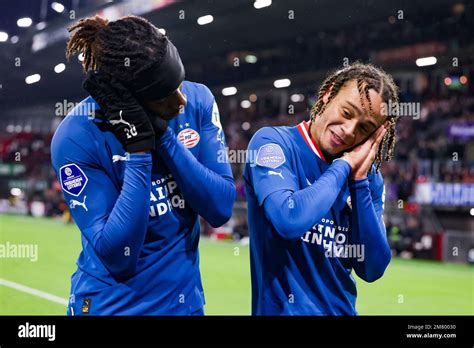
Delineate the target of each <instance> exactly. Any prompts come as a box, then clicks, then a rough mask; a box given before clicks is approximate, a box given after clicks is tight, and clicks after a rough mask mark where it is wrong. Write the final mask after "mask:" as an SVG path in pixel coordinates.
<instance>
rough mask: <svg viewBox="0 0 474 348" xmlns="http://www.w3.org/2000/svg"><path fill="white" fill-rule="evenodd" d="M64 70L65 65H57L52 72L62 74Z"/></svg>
mask: <svg viewBox="0 0 474 348" xmlns="http://www.w3.org/2000/svg"><path fill="white" fill-rule="evenodd" d="M64 70H66V64H64V63H59V64H58V65H56V66H55V67H54V72H55V73H56V74H59V73H62V72H63V71H64Z"/></svg>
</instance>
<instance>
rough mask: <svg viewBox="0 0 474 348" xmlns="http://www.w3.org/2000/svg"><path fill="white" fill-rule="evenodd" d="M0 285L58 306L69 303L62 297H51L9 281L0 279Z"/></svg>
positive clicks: (45, 293)
mask: <svg viewBox="0 0 474 348" xmlns="http://www.w3.org/2000/svg"><path fill="white" fill-rule="evenodd" d="M0 285H3V286H7V287H9V288H12V289H15V290H18V291H21V292H25V293H27V294H30V295H34V296H37V297H41V298H44V299H45V300H48V301H51V302H56V303H59V304H62V305H65V306H67V305H68V303H69V302H68V300H66V299H64V298H62V297H59V296H56V295H52V294H48V293H47V292H44V291H41V290H37V289H33V288H30V287H29V286H26V285H23V284H19V283H15V282H12V281H9V280H6V279H2V278H0Z"/></svg>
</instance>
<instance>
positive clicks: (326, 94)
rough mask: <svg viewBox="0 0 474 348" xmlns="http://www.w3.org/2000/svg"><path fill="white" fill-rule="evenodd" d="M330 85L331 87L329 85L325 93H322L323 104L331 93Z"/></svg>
mask: <svg viewBox="0 0 474 348" xmlns="http://www.w3.org/2000/svg"><path fill="white" fill-rule="evenodd" d="M332 87H333V85H331V87H329V88H328V90H327V91H326V93H324V95H323V103H324V104H327V103H328V100H329V95H330V94H331V91H332Z"/></svg>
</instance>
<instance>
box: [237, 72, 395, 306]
mask: <svg viewBox="0 0 474 348" xmlns="http://www.w3.org/2000/svg"><path fill="white" fill-rule="evenodd" d="M397 95H398V91H397V87H396V86H395V84H394V82H393V80H392V78H391V77H390V76H389V75H388V74H386V73H385V72H384V71H382V70H381V69H379V68H376V67H374V66H372V65H369V64H362V63H355V64H352V65H350V66H347V67H345V68H343V69H341V70H338V71H336V72H335V73H333V74H331V75H329V76H328V77H327V79H326V80H325V81H324V82H323V84H322V86H321V88H320V91H319V94H318V99H317V101H316V103H315V105H314V107H313V109H312V110H311V117H310V120H309V122H307V121H304V122H302V123H300V124H299V125H298V126H296V127H266V128H262V129H261V130H259V131H258V132H257V133H256V134H255V135H254V137H253V138H252V140H251V142H250V144H249V151H253V152H256V156H252V157H254V158H255V160H254V161H252V162H249V163H247V165H246V168H245V174H244V178H245V182H246V188H247V202H248V219H249V231H250V258H251V276H252V313H253V314H254V315H356V314H357V311H356V307H355V302H356V297H357V291H356V284H355V280H354V278H353V276H352V270H354V271H355V272H356V274H357V275H358V276H359V277H361V278H362V279H364V280H365V281H368V282H372V281H375V280H377V279H378V278H380V277H381V276H382V275H383V273H384V271H385V269H386V267H387V265H388V264H389V262H390V248H389V245H388V242H387V239H386V233H385V227H384V223H383V217H382V215H383V205H384V187H383V178H382V176H381V174H380V172H378V170H377V169H378V167H379V166H380V163H381V162H382V161H385V160H389V159H390V158H391V156H392V153H393V149H394V144H395V133H394V132H395V123H396V119H397V117H396V116H391V115H386V114H385V112H384V109H385V108H384V103H388V102H389V101H391V102H392V103H397V102H398V97H397ZM374 162H375V163H374Z"/></svg>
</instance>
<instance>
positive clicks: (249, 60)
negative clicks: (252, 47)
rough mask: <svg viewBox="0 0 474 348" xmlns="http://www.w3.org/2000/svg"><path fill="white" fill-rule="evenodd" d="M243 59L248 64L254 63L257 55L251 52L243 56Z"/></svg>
mask: <svg viewBox="0 0 474 348" xmlns="http://www.w3.org/2000/svg"><path fill="white" fill-rule="evenodd" d="M245 61H246V62H247V63H249V64H255V63H257V57H256V56H254V55H253V54H248V55H246V56H245Z"/></svg>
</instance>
